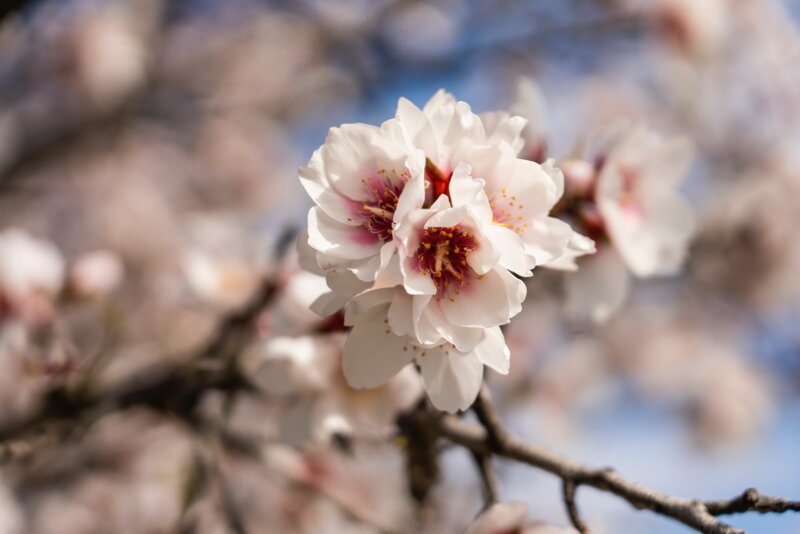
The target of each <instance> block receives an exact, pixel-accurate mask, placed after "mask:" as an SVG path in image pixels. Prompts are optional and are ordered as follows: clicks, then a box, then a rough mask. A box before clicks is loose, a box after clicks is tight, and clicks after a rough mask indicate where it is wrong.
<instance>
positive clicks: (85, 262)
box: [69, 250, 125, 297]
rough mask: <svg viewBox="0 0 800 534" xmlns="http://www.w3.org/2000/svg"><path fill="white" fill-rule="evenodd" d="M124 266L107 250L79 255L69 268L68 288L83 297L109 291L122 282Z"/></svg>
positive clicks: (99, 294) (96, 295) (97, 295)
mask: <svg viewBox="0 0 800 534" xmlns="http://www.w3.org/2000/svg"><path fill="white" fill-rule="evenodd" d="M124 276H125V267H124V266H123V264H122V261H121V260H120V258H119V256H117V255H116V254H114V253H113V252H111V251H109V250H95V251H93V252H89V253H86V254H84V255H83V256H81V257H79V258H78V259H77V260H76V261H75V264H74V265H73V266H72V268H71V269H70V273H69V283H70V288H71V289H72V290H73V291H75V293H76V294H78V295H81V296H84V297H99V296H102V295H107V294H108V293H111V292H112V291H113V290H114V289H115V288H116V287H117V286H118V285H119V284H120V282H122V279H123V277H124Z"/></svg>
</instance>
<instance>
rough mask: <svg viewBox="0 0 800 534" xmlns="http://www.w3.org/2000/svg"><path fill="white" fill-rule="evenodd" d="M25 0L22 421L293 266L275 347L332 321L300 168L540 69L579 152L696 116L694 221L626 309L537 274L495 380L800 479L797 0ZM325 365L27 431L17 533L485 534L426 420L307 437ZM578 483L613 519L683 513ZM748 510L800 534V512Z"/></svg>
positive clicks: (549, 115) (15, 325)
mask: <svg viewBox="0 0 800 534" xmlns="http://www.w3.org/2000/svg"><path fill="white" fill-rule="evenodd" d="M12 4H14V3H9V4H7V7H6V8H3V9H4V11H5V10H8V12H4V13H3V16H2V20H1V21H0V366H1V367H0V419H3V420H10V421H11V420H15V419H16V418H19V417H21V416H24V414H26V413H28V412H31V411H35V410H36V409H38V408H39V407H41V406H42V403H43V402H45V401H44V400H43V399H44V398H45V396H46V394H47V392H48V391H50V390H51V389H52V388H53V387H56V386H58V387H62V388H64V389H65V390H66V391H74V390H80V389H81V388H100V389H102V388H106V389H113V388H114V387H115V385H116V384H120V383H123V382H124V381H125V380H126V377H128V376H131V375H132V374H135V373H136V372H137V371H138V370H140V369H143V368H146V367H148V366H152V365H155V364H160V363H163V362H164V361H165V360H175V361H181V358H184V357H185V355H187V354H191V353H192V352H193V351H196V350H197V348H198V347H200V346H202V345H203V344H204V343H205V342H206V340H207V339H209V337H210V336H213V334H214V332H215V329H216V328H217V325H218V324H219V321H220V318H221V317H222V316H223V315H224V314H226V313H229V312H231V311H232V310H235V309H237V308H239V307H240V306H242V305H244V304H245V303H246V302H248V301H249V300H250V298H251V297H252V296H253V294H255V293H256V292H257V291H258V288H259V287H260V285H261V282H262V281H263V280H264V279H265V277H272V278H270V279H275V278H276V277H277V279H279V280H281V285H280V291H281V295H279V296H278V297H277V299H278V300H277V303H276V304H274V305H273V306H272V307H271V308H270V309H269V310H267V311H265V312H264V313H262V314H261V315H260V316H259V321H258V325H259V335H260V338H261V340H262V341H264V340H269V339H272V338H274V337H275V336H277V335H281V336H290V337H291V336H299V335H300V334H308V333H309V332H310V331H314V332H320V331H321V330H320V328H319V324H318V322H316V321H317V319H315V318H314V317H313V316H312V315H311V312H309V311H307V310H306V306H307V304H308V303H309V302H310V300H309V298H308V295H307V294H308V293H309V292H310V291H311V290H310V286H311V285H312V284H313V283H315V282H313V281H310V280H305V279H303V278H302V275H300V274H298V272H297V271H298V268H297V266H296V264H295V262H296V260H295V259H294V258H293V253H292V252H291V247H290V251H289V252H288V253H285V254H284V253H281V252H276V250H280V248H281V247H280V245H281V239H282V236H285V234H286V231H287V228H292V227H302V226H304V225H305V217H306V213H307V210H308V207H309V206H310V201H309V199H308V198H307V196H306V195H305V193H304V192H303V190H302V188H301V187H300V184H299V182H298V180H297V177H296V169H297V167H298V166H299V165H303V164H305V163H306V162H307V160H308V158H309V157H310V155H311V153H312V151H313V150H314V149H315V148H316V147H318V146H319V145H320V144H322V142H323V141H324V138H325V134H326V132H327V129H328V128H329V127H331V126H334V125H338V124H340V123H344V122H368V123H380V122H382V121H383V120H385V119H387V118H389V117H391V116H393V115H394V110H395V106H396V102H397V99H398V97H400V96H405V97H407V98H409V99H410V100H412V101H414V102H415V103H416V104H418V105H420V106H421V105H422V104H424V102H425V101H426V100H427V99H428V98H429V97H430V96H431V95H432V94H433V93H434V92H435V91H436V90H437V89H439V88H445V89H447V90H448V91H451V92H453V93H454V94H455V95H456V96H457V97H458V98H459V99H462V100H466V101H467V102H469V103H470V104H471V105H472V106H473V109H475V110H476V111H490V110H495V109H503V108H507V107H509V106H510V105H512V104H513V102H514V94H515V87H516V86H517V84H518V83H519V80H520V79H522V78H531V79H533V80H535V81H536V82H537V83H538V84H539V86H540V87H541V90H542V95H543V102H544V106H543V109H542V112H541V116H540V117H538V121H539V123H540V124H541V125H542V128H543V130H544V132H545V134H546V138H547V143H548V146H549V148H550V152H551V156H553V157H555V158H556V159H563V158H567V157H569V155H570V154H572V153H574V151H576V150H577V149H579V147H581V146H582V145H583V143H585V142H586V140H587V139H588V138H589V137H590V136H591V135H592V134H593V133H596V132H597V131H599V130H602V129H603V128H604V127H607V126H608V125H609V124H611V123H613V122H615V121H618V120H620V119H633V120H637V121H644V122H647V123H649V124H651V125H652V126H653V127H655V128H657V129H659V130H661V131H664V132H666V133H669V134H682V135H687V136H689V137H690V138H691V139H692V141H693V142H694V144H695V145H696V148H697V157H696V159H695V162H694V165H693V167H692V170H691V175H690V177H689V179H688V180H687V182H686V184H685V187H684V193H685V194H686V195H687V196H688V198H689V199H690V201H691V203H692V205H693V207H694V209H695V212H696V215H697V218H698V230H697V233H696V235H695V238H694V239H693V241H692V245H691V248H690V252H689V257H688V261H687V263H686V265H685V268H684V270H683V273H682V274H681V275H680V276H678V277H672V278H665V279H655V280H647V281H637V282H636V283H635V285H634V290H633V291H632V293H631V294H630V295H629V296H628V299H627V301H626V303H625V305H624V306H623V307H622V309H621V310H620V311H618V312H617V313H616V314H615V315H614V316H613V317H611V318H610V319H609V320H608V321H606V322H604V323H602V324H595V323H592V322H588V321H584V320H578V319H575V318H573V317H571V316H570V315H569V314H567V313H565V311H564V302H563V300H564V299H563V291H562V288H561V284H562V280H561V277H562V276H564V275H563V274H557V273H552V272H543V273H539V274H537V275H536V276H534V277H533V279H532V280H530V281H529V296H528V299H527V301H526V307H525V308H524V309H523V312H522V313H521V314H520V315H519V316H517V317H516V318H515V319H514V320H513V321H512V323H511V325H510V327H509V328H508V330H507V331H506V336H507V339H508V343H509V346H510V347H511V351H512V364H511V367H512V372H511V373H510V374H509V375H508V376H505V377H503V376H499V375H491V376H489V382H490V384H491V386H492V389H493V392H494V397H495V399H496V402H497V404H498V406H499V407H500V408H501V410H502V412H503V414H504V417H505V418H506V421H507V422H508V424H509V426H510V428H511V429H512V430H513V431H514V432H515V433H517V434H518V435H520V436H521V437H524V438H525V439H527V440H530V441H532V442H535V443H541V444H544V445H547V446H549V447H552V448H554V449H556V450H558V451H561V452H563V453H564V454H567V455H570V456H572V457H574V458H576V459H578V460H581V461H585V462H588V463H591V464H593V465H598V466H605V465H610V466H614V467H615V468H616V469H618V470H619V471H620V472H622V473H623V474H625V475H626V476H628V477H629V478H631V479H633V480H636V481H639V482H641V483H644V484H647V485H649V486H652V487H655V488H657V489H659V490H662V491H664V492H667V493H674V494H677V495H681V496H687V497H699V498H723V497H729V496H733V495H736V494H738V493H740V492H741V491H742V490H744V489H745V488H746V487H749V486H755V487H758V489H759V490H760V491H762V492H764V493H766V494H773V495H782V496H786V497H791V498H795V499H797V498H798V497H800V454H798V452H797V451H798V450H800V424H798V423H799V422H800V395H798V393H800V234H798V230H799V229H800V129H799V128H798V125H800V120H799V119H800V68H799V67H800V33H799V32H798V24H800V2H797V1H796V0H649V1H648V0H630V1H627V0H496V1H487V2H476V1H465V2H458V1H456V0H441V1H435V2H417V1H414V0H346V1H340V2H332V1H326V0H294V1H280V0H276V1H266V0H263V1H259V0H217V1H215V0H172V1H166V0H163V1H161V0H105V1H100V0H96V1H91V0H57V1H56V0H52V1H38V2H16V4H18V5H12ZM31 240H33V242H31ZM30 280H35V282H31V281H30ZM326 335H328V336H329V337H331V336H332V338H335V337H336V336H337V335H338V334H326ZM326 339H327V338H326ZM317 341H319V339H317ZM325 342H326V343H327V342H330V343H333V344H334V345H335V343H337V342H338V341H337V340H336V339H327V340H326V341H325ZM331 350H332V351H333V352H335V351H336V349H335V347H334V349H331ZM336 357H337V356H335V355H334V356H331V358H333V359H334V360H335V358H336ZM328 387H331V386H328V385H326V386H325V388H328ZM337 387H340V388H341V387H343V386H341V385H340V386H337ZM267 389H268V390H269V388H267ZM311 389H312V390H313V395H312V394H308V395H307V393H308V391H309V390H308V389H304V390H303V391H302V392H300V393H298V392H297V391H294V392H292V394H290V395H276V394H264V395H259V394H255V393H245V394H241V395H237V396H224V398H222V397H223V396H221V395H220V394H219V393H218V392H215V391H208V392H206V393H204V394H203V395H202V398H200V399H198V401H197V403H198V411H199V412H200V414H201V415H200V416H198V417H199V419H200V420H201V423H196V424H187V422H186V421H182V420H178V419H177V418H176V417H173V416H171V415H164V414H163V413H161V412H159V411H158V410H153V409H147V408H133V409H129V410H117V411H114V412H113V413H109V414H106V415H100V416H98V417H95V418H92V419H91V420H90V421H87V422H86V424H85V425H76V426H75V427H72V428H69V429H66V430H65V429H63V428H60V429H59V428H56V429H52V428H45V429H39V430H37V432H36V433H35V434H34V435H33V436H25V437H24V439H16V437H15V439H10V440H7V441H5V442H4V443H3V444H2V445H0V460H1V462H2V463H0V473H1V474H0V534H5V533H9V534H12V533H19V532H25V533H56V532H57V533H106V532H122V533H128V532H130V533H151V532H152V533H155V532H201V533H206V532H214V533H216V532H229V531H232V532H256V533H260V532H265V533H268V532H287V531H288V532H295V531H297V532H383V531H393V532H414V531H423V532H460V531H461V530H462V529H463V528H464V527H465V526H466V524H467V523H468V522H469V520H470V519H471V518H472V517H474V515H475V513H477V511H478V510H479V508H480V506H481V494H480V485H479V481H478V478H477V476H476V475H475V473H474V469H473V468H472V466H471V465H470V463H471V458H470V457H469V455H468V454H467V453H466V452H464V451H459V450H457V449H449V450H446V451H445V452H444V456H443V463H442V468H441V471H442V481H441V483H440V484H439V485H437V486H436V487H435V489H434V490H433V494H432V496H431V501H430V505H429V507H428V509H426V511H425V513H424V514H423V515H420V513H419V511H418V510H416V507H415V505H414V503H413V501H412V500H411V499H410V497H409V496H407V492H406V489H405V478H404V477H405V474H404V470H403V458H402V454H401V450H400V449H402V446H401V444H397V443H393V442H392V441H391V440H390V439H383V440H382V439H377V438H376V437H375V436H372V437H370V438H365V439H363V440H353V442H349V441H348V443H346V446H341V445H342V444H341V443H340V444H339V446H336V445H331V442H330V440H329V439H328V438H315V437H314V436H313V434H314V429H313V428H312V430H311V431H309V433H308V434H309V435H302V436H295V435H294V434H297V433H298V432H299V433H301V434H302V432H301V431H300V430H299V429H298V424H297V423H296V421H297V419H294V418H293V417H300V418H301V419H303V418H305V419H303V420H304V421H305V420H306V419H308V417H310V416H308V414H307V413H306V412H303V413H304V414H306V415H304V416H297V414H296V413H295V412H297V411H298V410H301V411H302V410H309V409H310V408H308V406H309V404H308V403H309V402H311V401H309V400H308V396H309V395H311V396H312V397H314V398H315V399H317V398H318V397H320V396H324V395H330V394H331V393H330V391H328V390H327V389H324V388H316V389H314V388H311ZM326 392H327V393H326ZM348 398H349V397H348ZM298 399H301V400H298ZM358 402H362V401H358ZM219 413H224V414H225V415H224V417H222V419H223V420H225V421H226V424H228V423H230V424H231V425H234V426H236V427H237V428H239V429H242V431H243V432H245V433H248V434H258V436H259V438H260V439H262V440H263V442H262V443H273V442H275V443H276V445H275V447H267V446H266V445H264V447H263V449H262V452H263V454H260V455H259V460H258V461H254V460H253V458H251V457H247V456H246V455H243V454H241V453H235V452H231V451H230V450H227V449H226V448H225V447H223V446H220V445H219V443H218V441H215V440H213V439H211V440H209V439H207V438H208V435H209V433H210V431H209V430H208V427H209V426H211V427H213V425H210V424H208V425H207V424H206V423H207V422H208V421H214V420H219V419H220V418H219V417H218V415H219ZM309 413H310V412H309ZM392 413H394V412H392ZM287 417H288V419H287ZM215 418H216V419H215ZM311 420H312V421H316V420H315V419H313V418H311ZM287 421H289V423H287ZM313 424H315V423H312V426H313ZM287 425H288V427H289V428H288V429H287ZM198 428H199V429H200V430H198ZM289 434H291V436H290V435H289ZM287 443H288V444H289V445H291V446H286V445H285V444H287ZM254 463H256V464H259V465H258V466H257V468H254V467H253V464H254ZM498 469H499V475H500V478H501V485H502V496H503V498H504V499H507V500H519V501H523V502H525V503H526V504H527V505H528V512H529V517H530V518H531V519H532V520H537V521H542V522H544V523H547V524H552V525H557V526H562V527H566V525H568V522H567V519H566V515H565V513H564V511H563V506H562V504H561V497H560V491H559V486H558V484H557V480H555V479H553V478H552V477H550V476H549V475H547V474H545V473H541V472H538V471H535V470H532V469H529V468H526V467H523V466H518V465H513V464H509V463H504V462H499V465H498ZM579 497H580V501H581V503H582V508H583V512H584V516H585V517H587V518H588V519H589V521H590V524H592V526H593V527H594V528H595V529H596V531H597V532H607V533H612V532H614V533H616V532H621V533H639V532H650V533H665V534H666V533H680V532H686V531H687V530H686V529H684V528H683V527H681V526H679V525H677V524H675V523H673V522H670V521H668V520H665V519H663V518H660V517H657V516H655V515H652V514H649V513H645V512H636V511H634V510H633V509H631V508H630V507H629V506H628V505H627V504H626V503H624V502H622V501H619V500H618V499H615V498H613V497H611V496H608V495H603V494H600V493H598V492H595V491H594V490H581V492H580V493H579ZM366 503H369V504H366ZM732 522H733V523H734V524H735V525H737V526H740V527H742V528H745V529H747V530H748V531H749V532H754V533H770V534H781V533H787V534H788V533H800V517H798V516H796V515H794V516H792V515H776V516H758V515H757V514H751V515H747V516H742V517H737V518H735V519H733V520H732ZM240 527H241V528H240ZM543 528H544V527H542V529H541V530H540V531H541V532H545V530H543ZM552 532H561V531H556V530H553V531H552ZM564 532H568V530H566V529H565V530H564Z"/></svg>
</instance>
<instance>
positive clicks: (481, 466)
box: [472, 452, 499, 510]
mask: <svg viewBox="0 0 800 534" xmlns="http://www.w3.org/2000/svg"><path fill="white" fill-rule="evenodd" d="M472 458H473V459H474V460H475V464H476V465H477V466H478V474H479V475H480V477H481V482H482V483H483V500H484V506H483V509H484V510H487V509H488V508H489V507H490V506H491V505H493V504H494V503H496V502H497V501H498V500H499V498H498V491H497V475H496V474H495V472H494V468H493V467H492V457H491V455H489V454H480V453H478V452H473V453H472Z"/></svg>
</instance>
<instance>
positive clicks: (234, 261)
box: [182, 216, 266, 309]
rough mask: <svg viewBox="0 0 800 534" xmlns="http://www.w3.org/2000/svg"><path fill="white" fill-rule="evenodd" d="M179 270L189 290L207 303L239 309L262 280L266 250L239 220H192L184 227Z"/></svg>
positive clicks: (199, 218) (214, 218)
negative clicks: (185, 239)
mask: <svg viewBox="0 0 800 534" xmlns="http://www.w3.org/2000/svg"><path fill="white" fill-rule="evenodd" d="M187 233H188V234H189V236H188V243H189V244H188V250H186V252H185V253H184V256H183V261H182V264H183V271H184V274H185V276H186V281H187V282H188V284H189V287H190V288H191V290H192V291H193V292H194V293H195V294H196V295H197V296H198V297H200V298H201V299H203V300H205V301H207V302H208V303H210V304H213V305H216V306H220V307H222V308H223V309H225V308H235V307H238V306H242V305H243V304H244V303H245V302H246V301H247V300H248V299H249V298H250V296H251V295H252V294H253V293H254V292H255V289H256V287H257V286H258V283H259V281H260V280H261V278H262V275H263V273H262V269H263V263H264V260H265V258H264V256H265V255H266V249H265V248H262V247H263V245H262V244H261V243H260V242H259V241H258V240H256V239H254V237H255V236H252V234H249V233H248V232H246V231H244V230H243V228H242V226H241V224H240V223H239V221H237V220H235V219H226V218H224V217H208V216H207V217H196V218H194V219H193V220H192V221H191V222H190V224H189V225H188V228H187Z"/></svg>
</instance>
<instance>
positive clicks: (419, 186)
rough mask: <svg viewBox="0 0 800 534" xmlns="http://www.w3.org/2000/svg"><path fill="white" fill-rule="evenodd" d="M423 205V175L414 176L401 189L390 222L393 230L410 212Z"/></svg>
mask: <svg viewBox="0 0 800 534" xmlns="http://www.w3.org/2000/svg"><path fill="white" fill-rule="evenodd" d="M424 203H425V178H424V175H418V176H414V177H413V178H411V180H409V182H408V183H407V184H406V186H405V188H403V192H402V193H400V198H399V199H398V200H397V208H396V209H395V211H394V218H393V220H392V226H393V228H395V229H396V228H397V227H398V225H400V223H401V222H402V221H403V219H405V217H406V215H408V214H409V213H410V212H411V211H413V210H417V209H420V208H422V205H423V204H424Z"/></svg>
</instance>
